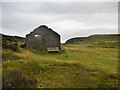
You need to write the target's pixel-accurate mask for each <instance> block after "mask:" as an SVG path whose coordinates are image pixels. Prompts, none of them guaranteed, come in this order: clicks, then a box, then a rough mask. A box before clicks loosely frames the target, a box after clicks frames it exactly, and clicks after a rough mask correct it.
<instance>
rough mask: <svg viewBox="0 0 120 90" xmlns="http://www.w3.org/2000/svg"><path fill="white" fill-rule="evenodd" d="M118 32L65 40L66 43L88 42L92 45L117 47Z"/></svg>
mask: <svg viewBox="0 0 120 90" xmlns="http://www.w3.org/2000/svg"><path fill="white" fill-rule="evenodd" d="M118 37H120V35H119V34H101V35H91V36H89V37H76V38H71V39H69V40H67V41H66V44H81V43H82V44H89V45H90V46H93V47H103V48H118Z"/></svg>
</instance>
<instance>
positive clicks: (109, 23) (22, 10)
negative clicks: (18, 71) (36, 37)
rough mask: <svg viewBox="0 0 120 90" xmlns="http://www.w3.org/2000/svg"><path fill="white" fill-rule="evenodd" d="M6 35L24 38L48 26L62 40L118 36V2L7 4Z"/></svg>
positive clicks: (4, 17) (5, 10)
mask: <svg viewBox="0 0 120 90" xmlns="http://www.w3.org/2000/svg"><path fill="white" fill-rule="evenodd" d="M2 10H3V13H2V23H3V31H2V33H5V34H11V35H18V36H23V37H25V35H26V34H27V33H29V32H30V31H32V30H33V29H34V28H36V27H38V26H39V25H43V24H45V25H47V26H48V27H50V28H52V29H53V30H54V31H56V32H58V33H59V34H60V35H61V36H62V42H64V41H65V40H66V39H68V38H70V37H75V36H88V35H90V34H94V33H117V31H118V29H117V27H118V5H117V3H116V2H39V3H36V2H32V3H30V2H29V3H28V2H19V3H16V2H3V3H2Z"/></svg>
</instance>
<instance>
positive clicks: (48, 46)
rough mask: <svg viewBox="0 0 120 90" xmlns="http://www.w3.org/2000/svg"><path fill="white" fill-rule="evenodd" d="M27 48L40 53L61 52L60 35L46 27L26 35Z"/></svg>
mask: <svg viewBox="0 0 120 90" xmlns="http://www.w3.org/2000/svg"><path fill="white" fill-rule="evenodd" d="M26 46H27V48H28V49H29V48H33V49H36V50H39V51H48V52H51V51H57V52H58V51H60V35H59V34H58V33H56V32H55V31H53V30H52V29H51V28H48V27H47V26H45V25H42V26H39V27H38V28H36V29H34V30H33V32H31V33H30V34H27V35H26Z"/></svg>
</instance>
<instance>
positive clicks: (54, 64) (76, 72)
mask: <svg viewBox="0 0 120 90" xmlns="http://www.w3.org/2000/svg"><path fill="white" fill-rule="evenodd" d="M109 38H110V40H109ZM103 39H105V40H106V36H104V37H103ZM111 39H112V41H114V42H110V41H111ZM105 40H104V41H105ZM116 41H117V38H116V39H115V40H114V39H113V38H111V37H110V36H107V41H106V42H104V43H103V42H101V38H99V37H98V38H97V42H99V43H97V42H96V39H95V38H93V37H92V39H90V40H89V42H87V41H85V43H81V44H62V45H61V46H62V51H61V52H60V53H46V52H39V51H35V50H27V49H26V48H25V43H24V42H22V41H20V43H19V42H17V41H16V42H17V43H18V46H20V47H18V48H19V51H18V52H16V51H13V50H11V49H8V48H5V49H3V54H2V56H3V64H2V72H3V73H2V74H3V88H118V77H120V76H119V75H118V48H117V45H118V44H117V43H116ZM21 45H22V46H21Z"/></svg>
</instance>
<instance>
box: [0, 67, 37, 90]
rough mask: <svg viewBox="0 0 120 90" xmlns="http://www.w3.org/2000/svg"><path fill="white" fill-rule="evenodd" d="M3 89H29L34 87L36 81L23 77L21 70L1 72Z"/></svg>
mask: <svg viewBox="0 0 120 90" xmlns="http://www.w3.org/2000/svg"><path fill="white" fill-rule="evenodd" d="M2 82H3V83H2V84H3V88H30V87H35V85H36V83H37V80H35V79H33V78H30V77H29V76H25V75H24V74H23V72H21V70H17V69H13V70H9V71H6V72H3V80H2Z"/></svg>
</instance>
